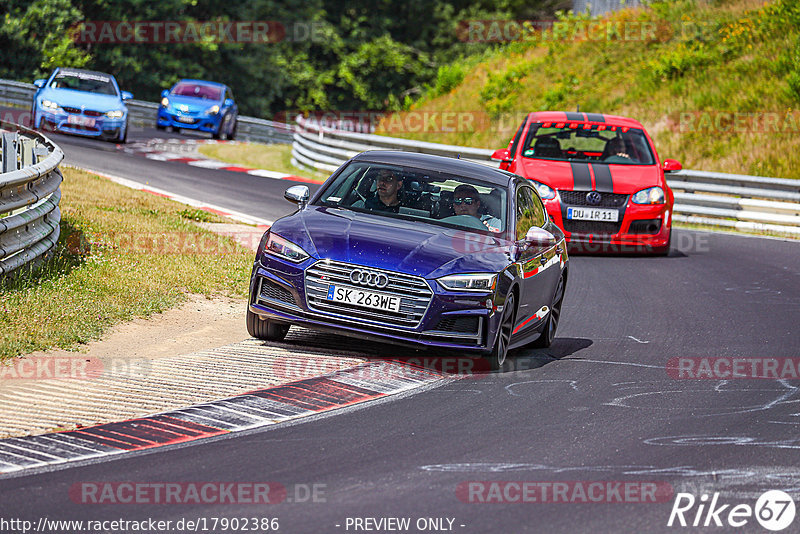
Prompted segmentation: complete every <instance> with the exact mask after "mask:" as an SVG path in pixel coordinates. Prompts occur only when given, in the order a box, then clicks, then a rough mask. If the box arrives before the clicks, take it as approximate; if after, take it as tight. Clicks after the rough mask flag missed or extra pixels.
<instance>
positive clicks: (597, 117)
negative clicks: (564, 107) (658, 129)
mask: <svg viewBox="0 0 800 534" xmlns="http://www.w3.org/2000/svg"><path fill="white" fill-rule="evenodd" d="M528 119H529V120H531V121H537V122H589V123H599V124H610V125H611V126H627V127H628V128H641V129H644V126H642V123H640V122H639V121H637V120H634V119H630V118H628V117H620V116H618V115H605V114H603V113H584V112H582V111H535V112H533V113H530V114H528Z"/></svg>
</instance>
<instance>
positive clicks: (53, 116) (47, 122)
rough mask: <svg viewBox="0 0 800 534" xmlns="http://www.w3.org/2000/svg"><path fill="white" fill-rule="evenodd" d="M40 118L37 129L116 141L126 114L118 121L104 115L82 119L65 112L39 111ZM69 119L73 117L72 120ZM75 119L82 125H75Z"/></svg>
mask: <svg viewBox="0 0 800 534" xmlns="http://www.w3.org/2000/svg"><path fill="white" fill-rule="evenodd" d="M38 113H39V116H40V117H41V119H40V121H41V122H40V123H39V127H40V128H43V129H46V130H53V131H55V132H60V133H68V134H75V135H84V136H87V137H101V138H103V139H118V138H120V137H121V133H122V132H123V129H124V128H125V121H126V119H127V114H126V115H124V116H123V117H122V118H120V119H109V118H108V117H106V116H105V115H101V116H99V117H84V116H82V115H76V114H70V113H66V112H61V111H56V112H51V111H44V110H41V109H40V110H39V112H38ZM70 117H73V118H72V119H71V118H70ZM75 117H81V118H80V119H78V120H81V121H83V122H84V124H76V123H74V122H70V121H75V120H76V119H75Z"/></svg>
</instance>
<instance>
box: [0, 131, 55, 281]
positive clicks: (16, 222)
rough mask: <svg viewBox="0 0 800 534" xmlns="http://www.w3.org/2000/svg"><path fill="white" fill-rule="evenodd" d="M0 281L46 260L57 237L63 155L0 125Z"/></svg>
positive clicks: (44, 141)
mask: <svg viewBox="0 0 800 534" xmlns="http://www.w3.org/2000/svg"><path fill="white" fill-rule="evenodd" d="M0 158H2V159H1V160H0V277H6V276H7V275H9V274H11V273H13V272H14V271H16V270H17V269H19V268H20V267H22V266H23V265H28V264H35V263H36V262H38V261H39V260H42V259H43V258H45V257H46V256H47V255H48V254H50V252H51V251H52V250H53V248H54V247H55V245H56V242H57V241H58V236H59V234H60V223H61V211H60V210H59V207H58V206H59V202H60V201H61V190H60V186H61V182H62V180H63V177H62V176H61V171H60V170H59V169H58V164H59V163H61V160H62V159H64V153H63V152H61V149H60V148H59V147H58V146H56V145H55V144H54V143H53V142H52V141H50V140H49V139H48V138H47V137H45V136H43V135H41V134H39V133H37V132H34V131H32V130H29V129H27V128H24V127H21V126H19V125H16V124H12V123H8V122H5V121H0Z"/></svg>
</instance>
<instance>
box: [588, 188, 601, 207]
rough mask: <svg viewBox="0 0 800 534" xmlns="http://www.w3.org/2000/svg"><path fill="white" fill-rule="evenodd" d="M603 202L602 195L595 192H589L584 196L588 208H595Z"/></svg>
mask: <svg viewBox="0 0 800 534" xmlns="http://www.w3.org/2000/svg"><path fill="white" fill-rule="evenodd" d="M602 200H603V195H601V194H600V193H598V192H597V191H589V192H588V193H587V194H586V202H588V203H589V205H590V206H597V205H598V204H600V202H601V201H602Z"/></svg>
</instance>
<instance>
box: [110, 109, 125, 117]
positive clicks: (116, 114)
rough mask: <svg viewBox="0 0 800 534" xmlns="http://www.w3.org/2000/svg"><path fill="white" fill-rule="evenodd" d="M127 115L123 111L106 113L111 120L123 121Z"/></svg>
mask: <svg viewBox="0 0 800 534" xmlns="http://www.w3.org/2000/svg"><path fill="white" fill-rule="evenodd" d="M123 115H125V112H124V111H122V110H121V109H113V110H111V111H106V117H108V118H109V119H121V118H122V116H123Z"/></svg>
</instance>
